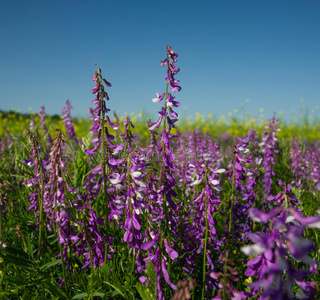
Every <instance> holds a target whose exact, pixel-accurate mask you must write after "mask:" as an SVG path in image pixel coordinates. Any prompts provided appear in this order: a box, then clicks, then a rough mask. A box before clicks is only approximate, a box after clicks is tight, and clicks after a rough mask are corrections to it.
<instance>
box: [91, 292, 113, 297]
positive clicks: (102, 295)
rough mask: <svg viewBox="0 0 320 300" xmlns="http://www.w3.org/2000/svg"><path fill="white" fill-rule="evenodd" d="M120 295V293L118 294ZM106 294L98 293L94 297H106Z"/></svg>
mask: <svg viewBox="0 0 320 300" xmlns="http://www.w3.org/2000/svg"><path fill="white" fill-rule="evenodd" d="M117 294H118V293H117ZM105 295H106V294H105V293H98V292H96V293H94V295H93V296H94V297H104V296H105Z"/></svg>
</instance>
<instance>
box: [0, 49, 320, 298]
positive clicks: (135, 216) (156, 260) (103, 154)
mask: <svg viewBox="0 0 320 300" xmlns="http://www.w3.org/2000/svg"><path fill="white" fill-rule="evenodd" d="M166 52H167V53H166V58H165V59H164V60H163V61H161V62H160V65H161V66H163V67H164V68H165V69H166V74H167V77H166V85H165V86H164V90H165V91H164V92H163V93H161V94H158V93H157V97H156V98H154V99H152V101H153V102H155V103H158V102H161V103H163V105H162V106H160V104H158V107H159V106H160V107H161V108H160V110H159V118H158V120H152V121H153V122H152V121H151V120H147V119H146V118H145V117H144V116H143V115H140V116H126V117H118V116H117V115H116V114H114V115H111V114H110V112H111V109H112V101H110V102H106V100H109V96H108V93H107V88H109V87H111V84H110V83H109V82H108V81H107V80H106V79H104V77H103V76H102V72H101V69H100V68H99V66H97V72H95V73H94V75H93V78H92V80H93V81H94V87H93V90H92V94H94V96H95V99H94V100H93V101H92V104H93V108H91V109H90V118H89V119H88V120H84V119H72V118H71V113H70V112H71V108H72V107H71V103H70V102H69V101H67V102H66V106H65V107H64V108H62V117H58V116H57V117H50V116H46V114H45V109H44V107H41V109H40V112H39V114H37V115H36V114H30V115H26V116H23V115H21V114H16V113H14V112H10V113H6V114H2V115H1V121H0V122H1V123H0V125H1V126H0V299H159V300H161V299H176V300H180V299H226V300H227V299H234V300H236V299H272V300H277V299H279V300H280V299H320V294H319V284H320V277H319V261H320V252H319V251H320V240H319V234H320V231H319V229H320V124H316V123H315V124H313V125H312V126H309V125H308V124H304V125H301V124H291V125H286V124H284V123H281V122H279V121H278V120H277V119H276V117H275V116H273V117H272V116H271V118H270V120H269V121H268V122H267V123H266V122H260V123H257V122H256V121H255V120H251V119H248V120H241V121H240V120H237V119H236V118H234V119H232V120H231V121H230V122H226V120H225V119H223V118H222V119H220V120H214V118H213V117H209V119H207V120H205V119H204V118H201V117H200V116H197V118H196V120H195V121H193V122H191V121H190V120H188V119H185V120H180V121H178V114H177V112H176V108H177V107H178V106H179V105H180V103H179V102H178V101H176V100H175V96H174V95H176V94H177V93H178V92H179V91H180V90H181V87H180V85H179V81H178V80H177V79H176V78H175V76H176V75H177V74H178V73H179V71H180V70H179V68H178V67H177V66H176V64H177V57H178V55H177V54H176V53H175V52H174V51H173V50H172V48H171V47H170V46H167V48H166ZM106 103H108V106H107V105H106ZM109 103H110V104H109ZM89 105H90V103H89V104H88V106H89Z"/></svg>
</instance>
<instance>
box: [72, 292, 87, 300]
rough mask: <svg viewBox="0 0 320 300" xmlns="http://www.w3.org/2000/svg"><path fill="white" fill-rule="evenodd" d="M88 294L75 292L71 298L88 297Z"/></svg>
mask: <svg viewBox="0 0 320 300" xmlns="http://www.w3.org/2000/svg"><path fill="white" fill-rule="evenodd" d="M88 296H89V295H88V294H87V293H81V294H77V295H75V296H74V297H72V298H71V299H72V300H74V299H83V298H86V297H88Z"/></svg>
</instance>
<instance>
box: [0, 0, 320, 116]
mask: <svg viewBox="0 0 320 300" xmlns="http://www.w3.org/2000/svg"><path fill="white" fill-rule="evenodd" d="M167 44H168V45H171V46H172V48H173V49H174V51H175V52H177V53H178V54H179V57H178V63H177V66H178V67H179V68H180V69H181V71H180V73H179V74H178V75H177V76H176V78H177V79H179V80H180V84H181V87H182V90H181V92H179V93H177V94H176V100H177V101H180V102H181V106H180V107H179V108H178V109H177V112H178V113H180V114H182V115H194V114H195V113H196V112H199V113H200V114H204V115H208V114H209V113H212V114H213V115H215V116H217V117H219V116H221V115H222V114H225V115H228V113H229V112H232V111H233V110H234V109H237V108H240V107H241V105H242V104H243V103H245V101H246V99H249V103H247V104H246V110H247V111H251V112H252V114H255V113H259V110H260V108H263V109H264V114H265V117H266V118H270V117H272V116H273V112H277V113H278V112H279V111H283V112H284V113H285V115H288V116H290V115H292V109H295V110H296V111H298V110H299V107H300V101H301V99H304V104H305V105H306V106H307V107H308V108H309V109H310V110H311V109H313V108H316V107H317V106H318V105H320V0H299V1H298V0H286V1H284V0H232V1H231V0H193V1H189V0H175V1H167V0H162V1H157V0H136V1H133V0H124V1H122V0H84V1H82V0H77V1H74V0H63V1H62V0H50V1H48V0H40V1H38V0H30V1H27V0H0V109H2V110H10V109H11V108H14V109H15V110H21V112H28V111H29V107H32V109H33V110H34V111H36V112H38V111H39V108H40V106H41V105H44V106H45V108H46V112H47V113H48V114H60V112H61V108H62V107H63V106H64V104H65V101H66V100H67V99H69V100H70V101H71V103H72V105H73V107H74V109H73V111H72V115H73V116H86V115H87V111H88V108H89V107H90V106H91V107H93V105H92V103H91V101H92V100H93V99H94V96H93V95H92V94H91V93H90V91H91V89H92V87H93V82H92V81H91V78H92V75H93V73H94V71H95V70H96V66H95V65H94V63H96V62H98V63H99V65H100V68H101V70H102V75H103V76H104V77H105V78H106V79H107V80H108V81H110V82H111V83H112V87H111V88H110V89H108V93H109V96H110V98H111V99H110V101H109V102H108V107H109V108H111V109H112V110H115V111H117V112H120V115H121V114H124V112H128V113H131V112H134V113H139V112H140V111H141V110H142V109H144V110H146V111H148V112H150V113H155V115H157V113H156V112H157V111H158V110H159V108H160V105H161V104H160V103H157V104H154V103H152V101H151V99H152V98H154V97H155V93H156V92H159V93H162V92H164V91H165V86H166V82H165V80H164V77H165V76H166V74H165V73H166V69H165V68H164V67H160V66H159V61H160V60H162V59H164V58H165V57H166V53H165V47H166V45H167ZM184 107H187V112H184Z"/></svg>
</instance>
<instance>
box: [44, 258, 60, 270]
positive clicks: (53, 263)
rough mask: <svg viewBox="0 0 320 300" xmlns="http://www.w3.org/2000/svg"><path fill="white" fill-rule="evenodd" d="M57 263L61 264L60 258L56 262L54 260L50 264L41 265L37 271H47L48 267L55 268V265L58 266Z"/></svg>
mask: <svg viewBox="0 0 320 300" xmlns="http://www.w3.org/2000/svg"><path fill="white" fill-rule="evenodd" d="M59 263H61V258H60V259H57V260H55V261H50V262H48V263H46V264H44V265H42V266H41V267H40V268H39V269H40V270H45V269H48V268H50V267H52V266H55V265H57V264H59Z"/></svg>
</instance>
